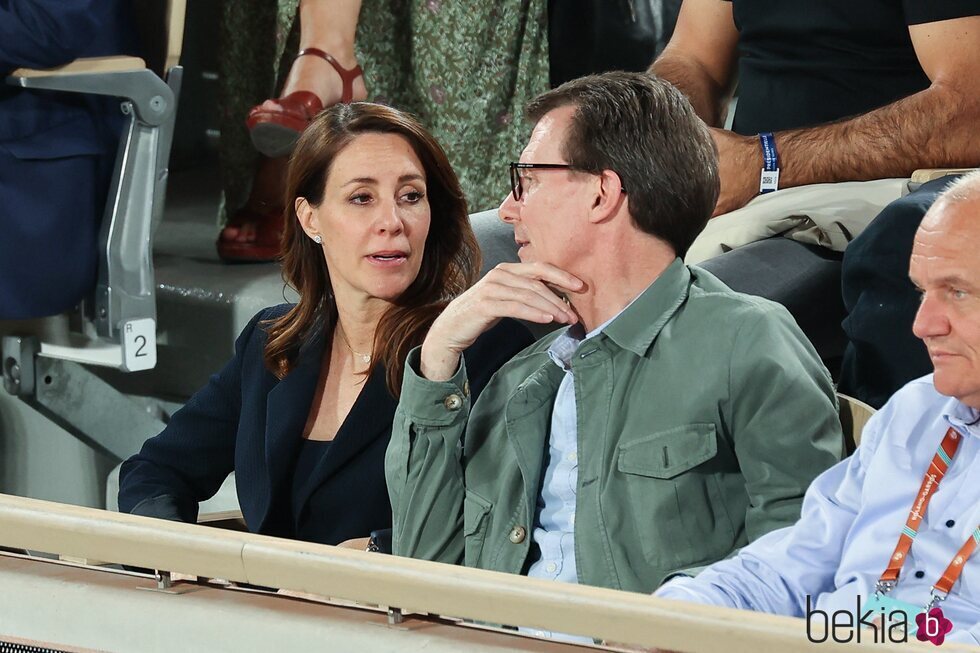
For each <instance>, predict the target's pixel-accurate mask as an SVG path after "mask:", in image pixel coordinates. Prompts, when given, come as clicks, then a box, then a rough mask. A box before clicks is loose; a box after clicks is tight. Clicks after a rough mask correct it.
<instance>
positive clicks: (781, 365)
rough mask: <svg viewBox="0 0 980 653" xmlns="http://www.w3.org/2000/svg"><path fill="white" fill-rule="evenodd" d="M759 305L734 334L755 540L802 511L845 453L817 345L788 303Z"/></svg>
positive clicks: (738, 437) (732, 390)
mask: <svg viewBox="0 0 980 653" xmlns="http://www.w3.org/2000/svg"><path fill="white" fill-rule="evenodd" d="M757 306H758V305H757ZM759 308H761V310H756V311H752V313H750V314H749V315H748V316H747V318H746V319H745V320H743V321H742V323H741V325H740V327H739V330H738V332H737V334H736V336H735V343H734V350H733V354H732V355H733V359H732V364H731V367H730V378H729V396H730V397H731V398H732V401H731V404H730V415H729V423H730V424H731V433H732V437H733V438H734V445H735V453H736V455H737V456H738V462H739V466H740V467H741V469H742V474H743V476H744V477H745V487H746V491H747V492H748V494H749V504H748V509H747V511H746V515H745V528H746V535H747V536H748V539H749V541H750V542H751V541H753V540H755V539H756V538H758V537H760V536H762V535H764V534H766V533H768V532H769V531H772V530H775V529H777V528H782V527H784V526H791V525H792V524H794V523H795V522H796V520H797V519H799V517H800V508H801V506H802V503H803V495H804V493H805V492H806V489H807V487H809V485H810V482H811V481H813V479H814V478H816V477H817V476H818V475H819V474H820V473H821V472H823V471H824V470H825V469H827V468H828V467H830V466H831V465H833V464H835V463H836V462H838V461H839V460H840V458H841V455H842V453H843V442H844V440H843V435H842V432H841V426H840V418H839V416H838V408H837V395H836V394H835V392H834V387H833V384H832V382H831V379H830V374H829V373H828V372H827V369H826V368H825V367H824V365H823V363H821V362H820V359H819V358H818V356H817V353H816V351H815V350H814V349H813V346H812V345H811V344H810V342H809V341H808V340H806V337H805V336H804V335H803V333H802V331H800V329H799V327H798V326H797V325H796V323H795V322H794V321H793V318H792V317H791V316H790V315H789V313H788V312H787V311H786V310H785V309H784V308H783V307H781V306H776V305H767V306H761V307H759Z"/></svg>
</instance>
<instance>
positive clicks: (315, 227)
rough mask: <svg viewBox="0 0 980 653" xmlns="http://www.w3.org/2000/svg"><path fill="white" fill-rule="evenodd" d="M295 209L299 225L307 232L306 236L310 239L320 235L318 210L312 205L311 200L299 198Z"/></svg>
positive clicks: (294, 205)
mask: <svg viewBox="0 0 980 653" xmlns="http://www.w3.org/2000/svg"><path fill="white" fill-rule="evenodd" d="M293 207H294V209H295V210H296V217H297V218H298V219H299V225H300V226H301V227H302V228H303V231H305V232H306V235H307V236H309V237H310V238H313V237H314V236H316V235H318V234H319V233H320V220H319V217H318V216H317V211H316V208H314V206H313V205H312V204H310V202H309V200H307V199H306V198H305V197H297V198H296V201H295V202H294V204H293Z"/></svg>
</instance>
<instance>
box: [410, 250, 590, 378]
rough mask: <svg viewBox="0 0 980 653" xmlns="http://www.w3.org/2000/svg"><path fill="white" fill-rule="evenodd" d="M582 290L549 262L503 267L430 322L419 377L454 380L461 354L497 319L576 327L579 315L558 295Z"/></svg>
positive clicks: (512, 264)
mask: <svg viewBox="0 0 980 653" xmlns="http://www.w3.org/2000/svg"><path fill="white" fill-rule="evenodd" d="M584 286H585V284H584V283H583V282H582V280H581V279H579V278H577V277H575V276H573V275H571V274H569V273H568V272H565V271H564V270H561V269H559V268H557V267H555V266H554V265H551V264H549V263H501V264H500V265H498V266H497V267H495V268H494V269H493V270H491V271H490V272H488V273H487V275H486V276H485V277H483V278H482V279H480V280H479V281H478V282H477V283H476V284H474V285H473V287H472V288H470V289H469V290H467V291H466V292H464V293H463V294H462V295H460V296H459V297H457V298H456V299H455V300H453V301H452V302H451V303H450V304H449V306H447V307H446V310H445V311H443V312H442V315H440V316H439V317H438V318H436V321H435V322H433V324H432V328H431V329H429V333H428V335H427V336H426V338H425V341H424V342H423V343H422V356H421V368H422V369H421V372H422V376H424V377H425V378H427V379H429V380H430V381H446V380H448V379H450V378H452V376H453V374H455V373H456V369H457V368H458V367H459V357H460V355H461V354H462V352H463V350H465V349H466V348H467V347H469V346H470V345H472V344H473V342H474V341H475V340H476V339H477V338H479V337H480V334H482V333H484V332H485V331H486V330H487V329H489V328H491V327H492V326H493V325H495V324H496V323H497V322H499V321H500V320H501V318H505V317H511V318H516V319H519V320H527V321H528V322H537V323H539V324H548V323H550V322H560V323H562V324H574V323H575V322H577V321H578V316H577V315H575V312H574V311H573V310H572V307H571V306H569V305H568V304H567V303H566V302H565V300H564V299H562V298H561V297H560V296H559V294H558V293H559V292H561V293H565V292H569V293H575V292H581V291H582V290H583V288H584ZM556 291H557V292H556Z"/></svg>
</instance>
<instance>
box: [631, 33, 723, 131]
mask: <svg viewBox="0 0 980 653" xmlns="http://www.w3.org/2000/svg"><path fill="white" fill-rule="evenodd" d="M650 72H651V73H653V74H654V75H656V76H658V77H660V78H661V79H665V80H667V81H668V82H670V83H671V84H673V85H674V86H676V87H677V88H678V89H680V91H681V92H682V93H683V94H684V95H686V96H687V99H688V100H689V101H690V102H691V106H693V107H694V111H695V112H696V113H697V114H698V116H700V117H701V120H703V121H705V122H706V123H707V124H708V125H709V126H711V127H721V126H722V124H723V121H724V119H725V111H724V110H723V105H724V104H726V100H727V99H728V98H727V93H726V90H727V89H725V88H723V87H722V86H721V85H720V84H719V83H718V82H717V81H715V80H714V79H713V78H712V77H711V75H709V74H708V72H707V71H706V70H705V69H704V68H703V67H702V66H701V64H699V63H698V62H697V61H696V60H694V59H691V58H689V57H684V56H679V55H674V54H672V53H671V52H670V50H669V49H668V50H667V51H665V52H664V53H663V54H662V55H661V56H660V57H658V58H657V60H656V61H654V62H653V64H652V65H651V66H650Z"/></svg>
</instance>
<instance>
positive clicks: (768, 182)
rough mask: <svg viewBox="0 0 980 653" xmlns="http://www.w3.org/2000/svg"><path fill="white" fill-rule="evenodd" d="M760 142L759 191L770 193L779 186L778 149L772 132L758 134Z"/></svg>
mask: <svg viewBox="0 0 980 653" xmlns="http://www.w3.org/2000/svg"><path fill="white" fill-rule="evenodd" d="M759 142H760V143H762V163H763V167H762V174H761V176H760V177H759V192H760V193H771V192H773V191H774V190H776V189H777V188H779V151H778V150H776V137H775V136H773V135H772V132H763V133H761V134H759Z"/></svg>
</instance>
